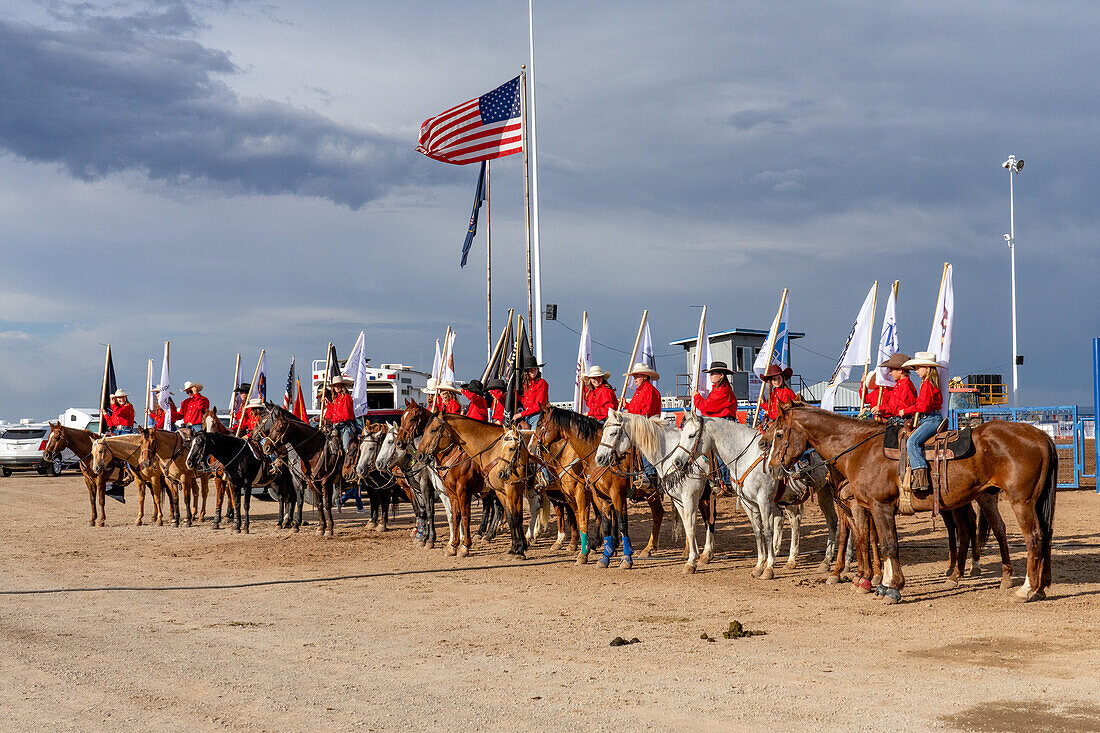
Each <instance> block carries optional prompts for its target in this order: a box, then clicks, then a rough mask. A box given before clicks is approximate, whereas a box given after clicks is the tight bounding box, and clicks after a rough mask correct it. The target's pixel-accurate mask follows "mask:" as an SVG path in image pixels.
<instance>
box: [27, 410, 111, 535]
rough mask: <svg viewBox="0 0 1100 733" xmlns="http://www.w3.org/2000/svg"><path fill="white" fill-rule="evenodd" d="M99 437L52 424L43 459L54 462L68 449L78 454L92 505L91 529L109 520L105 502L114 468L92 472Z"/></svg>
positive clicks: (85, 431) (89, 432) (84, 431)
mask: <svg viewBox="0 0 1100 733" xmlns="http://www.w3.org/2000/svg"><path fill="white" fill-rule="evenodd" d="M98 437H99V435H98V434H97V433H93V432H92V431H90V430H77V429H76V428H67V427H65V426H64V425H62V424H61V423H50V435H49V437H48V438H46V449H45V451H44V452H43V453H42V457H43V458H44V459H46V460H47V461H52V460H53V459H54V458H55V457H57V456H59V455H61V451H63V450H65V449H66V448H67V449H69V450H71V451H72V452H73V453H75V454H76V456H77V458H79V459H80V473H81V474H82V475H83V476H84V485H85V486H86V487H88V499H89V500H90V501H91V503H92V519H91V521H89V522H88V526H89V527H95V526H96V524H97V523H98V525H99V526H100V527H102V526H103V523H104V522H105V521H106V520H107V513H106V512H105V511H104V510H103V502H104V500H105V498H106V486H107V476H108V475H109V474H110V469H112V468H113V466H108V467H107V468H108V470H107V471H104V472H102V473H98V472H96V471H93V470H92V443H93V442H94V441H95V440H96V439H97V438H98ZM96 499H98V500H99V513H98V515H97V514H96Z"/></svg>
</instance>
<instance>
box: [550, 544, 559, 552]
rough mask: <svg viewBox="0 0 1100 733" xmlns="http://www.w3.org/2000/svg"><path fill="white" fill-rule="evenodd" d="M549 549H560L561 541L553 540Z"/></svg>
mask: <svg viewBox="0 0 1100 733" xmlns="http://www.w3.org/2000/svg"><path fill="white" fill-rule="evenodd" d="M550 549H551V550H553V551H555V552H557V551H558V550H560V549H561V542H555V543H554V544H552V545H550Z"/></svg>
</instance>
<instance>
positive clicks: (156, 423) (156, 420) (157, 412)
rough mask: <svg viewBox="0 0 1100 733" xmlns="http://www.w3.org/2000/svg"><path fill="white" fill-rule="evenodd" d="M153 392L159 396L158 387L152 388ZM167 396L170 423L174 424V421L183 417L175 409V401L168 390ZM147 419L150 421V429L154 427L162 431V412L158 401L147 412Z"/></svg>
mask: <svg viewBox="0 0 1100 733" xmlns="http://www.w3.org/2000/svg"><path fill="white" fill-rule="evenodd" d="M153 392H154V393H156V394H158V395H159V393H160V387H153ZM168 394H169V397H168V404H169V406H170V407H171V409H172V422H175V421H176V420H179V419H180V418H181V417H183V413H182V412H180V411H179V410H178V409H177V408H176V401H175V400H174V399H173V398H172V397H171V396H170V395H171V394H172V392H171V390H169V392H168ZM149 417H150V418H151V420H152V425H151V426H150V427H154V428H157V429H160V430H163V429H164V410H162V409H161V407H160V402H159V401H158V402H157V403H156V404H155V405H154V406H153V409H152V410H151V411H150V412H149Z"/></svg>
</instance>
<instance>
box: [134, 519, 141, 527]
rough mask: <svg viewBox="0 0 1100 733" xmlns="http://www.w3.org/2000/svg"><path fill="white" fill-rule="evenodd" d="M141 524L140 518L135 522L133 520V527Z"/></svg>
mask: <svg viewBox="0 0 1100 733" xmlns="http://www.w3.org/2000/svg"><path fill="white" fill-rule="evenodd" d="M141 525H142V521H141V520H140V519H139V520H137V521H136V522H134V526H135V527H140V526H141Z"/></svg>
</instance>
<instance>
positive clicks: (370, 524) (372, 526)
mask: <svg viewBox="0 0 1100 733" xmlns="http://www.w3.org/2000/svg"><path fill="white" fill-rule="evenodd" d="M377 526H378V525H377V524H375V523H374V522H367V529H369V530H372V531H373V530H374V528H375V527H377Z"/></svg>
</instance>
